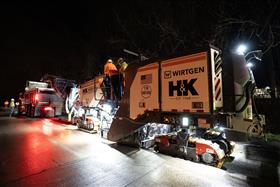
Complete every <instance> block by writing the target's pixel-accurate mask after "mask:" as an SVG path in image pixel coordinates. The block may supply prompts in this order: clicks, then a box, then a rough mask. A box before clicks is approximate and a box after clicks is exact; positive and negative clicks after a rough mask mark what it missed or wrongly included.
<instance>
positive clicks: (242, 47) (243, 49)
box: [236, 44, 247, 55]
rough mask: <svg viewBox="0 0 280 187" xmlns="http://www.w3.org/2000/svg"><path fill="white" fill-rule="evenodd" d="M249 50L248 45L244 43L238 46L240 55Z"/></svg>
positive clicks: (237, 50)
mask: <svg viewBox="0 0 280 187" xmlns="http://www.w3.org/2000/svg"><path fill="white" fill-rule="evenodd" d="M246 50H247V46H246V45H244V44H241V45H239V46H238V47H237V49H236V52H237V54H239V55H244V53H245V51H246Z"/></svg>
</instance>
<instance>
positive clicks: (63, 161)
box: [0, 117, 280, 186]
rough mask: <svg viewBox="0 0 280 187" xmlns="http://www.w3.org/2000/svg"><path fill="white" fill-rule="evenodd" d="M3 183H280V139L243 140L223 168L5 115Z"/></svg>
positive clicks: (1, 121) (0, 140)
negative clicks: (272, 141) (263, 140)
mask: <svg viewBox="0 0 280 187" xmlns="http://www.w3.org/2000/svg"><path fill="white" fill-rule="evenodd" d="M0 153H1V154H0V186H279V179H280V176H279V173H280V169H279V160H280V156H279V155H280V154H279V147H278V143H275V145H274V144H273V143H270V144H267V143H264V142H255V143H248V142H245V143H238V144H237V146H236V150H235V151H234V153H233V155H232V156H233V157H234V159H233V161H231V162H227V163H225V168H223V169H218V168H214V167H211V166H206V165H203V164H198V163H194V162H191V161H186V160H183V159H179V158H175V157H171V156H167V155H163V154H158V153H154V152H153V151H152V150H144V149H136V148H131V147H127V146H120V145H117V144H116V143H114V142H110V141H108V140H105V139H103V138H100V135H99V134H88V133H85V132H82V131H79V130H77V129H75V127H74V126H72V125H64V124H61V123H59V122H57V121H55V120H51V119H28V118H24V117H22V118H16V117H12V118H9V117H0Z"/></svg>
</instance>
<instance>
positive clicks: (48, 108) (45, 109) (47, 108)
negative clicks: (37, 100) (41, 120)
mask: <svg viewBox="0 0 280 187" xmlns="http://www.w3.org/2000/svg"><path fill="white" fill-rule="evenodd" d="M51 110H53V108H52V107H50V106H47V107H45V108H44V111H51Z"/></svg>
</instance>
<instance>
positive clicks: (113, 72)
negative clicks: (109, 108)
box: [104, 59, 120, 100]
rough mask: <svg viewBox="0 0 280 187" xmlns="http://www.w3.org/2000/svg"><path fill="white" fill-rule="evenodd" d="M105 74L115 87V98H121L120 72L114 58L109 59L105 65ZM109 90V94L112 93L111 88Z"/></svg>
mask: <svg viewBox="0 0 280 187" xmlns="http://www.w3.org/2000/svg"><path fill="white" fill-rule="evenodd" d="M104 74H105V76H106V77H105V78H106V79H107V80H106V81H108V82H109V83H110V84H111V87H112V88H113V95H114V96H115V99H117V100H120V81H119V72H118V69H117V67H116V66H115V64H113V60H112V59H108V60H107V62H106V64H105V65H104ZM105 85H106V83H105ZM106 90H107V95H110V94H109V92H110V89H106Z"/></svg>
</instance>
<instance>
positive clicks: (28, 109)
mask: <svg viewBox="0 0 280 187" xmlns="http://www.w3.org/2000/svg"><path fill="white" fill-rule="evenodd" d="M26 108H27V109H26V116H27V117H30V105H28V106H27V107H26Z"/></svg>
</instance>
